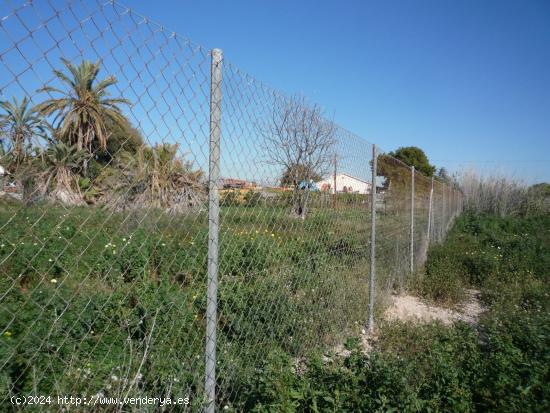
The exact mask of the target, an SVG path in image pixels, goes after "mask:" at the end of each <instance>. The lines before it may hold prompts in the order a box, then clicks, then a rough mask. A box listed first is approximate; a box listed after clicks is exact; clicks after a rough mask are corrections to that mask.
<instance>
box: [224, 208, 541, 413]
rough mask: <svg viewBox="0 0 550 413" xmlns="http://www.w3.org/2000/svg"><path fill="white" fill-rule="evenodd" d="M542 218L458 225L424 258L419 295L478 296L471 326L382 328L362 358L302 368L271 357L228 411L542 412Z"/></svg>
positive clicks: (478, 219)
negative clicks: (464, 292)
mask: <svg viewBox="0 0 550 413" xmlns="http://www.w3.org/2000/svg"><path fill="white" fill-rule="evenodd" d="M549 240H550V218H549V217H546V216H542V217H532V218H524V219H518V218H495V217H489V216H475V215H465V216H464V217H462V218H460V219H459V220H458V221H457V223H456V225H455V227H454V229H453V231H452V232H451V234H450V236H449V238H448V240H447V241H446V242H445V243H443V244H441V245H438V246H435V247H433V248H432V249H431V250H430V252H429V255H428V262H427V266H426V272H427V274H426V275H425V278H424V279H423V280H422V281H421V287H420V288H421V290H420V291H421V292H422V293H424V294H425V296H426V297H427V298H429V299H432V300H435V301H438V302H442V301H443V302H446V303H452V302H455V301H454V300H458V299H459V298H460V296H461V293H460V291H461V289H462V288H463V287H464V286H472V287H476V288H479V289H481V291H482V296H483V302H484V305H485V306H486V311H485V313H484V314H483V315H482V317H481V320H480V324H479V325H478V326H477V327H476V328H474V327H473V326H470V325H467V324H465V323H462V322H459V323H456V324H455V325H453V326H452V327H446V326H443V325H441V324H439V323H431V324H419V325H414V324H407V323H401V322H391V323H390V322H385V323H383V324H381V325H380V326H379V329H378V331H379V339H378V342H377V345H376V348H375V349H374V350H373V351H372V352H371V353H370V354H368V355H365V354H363V353H362V352H361V351H360V348H359V347H358V344H357V342H358V340H356V339H354V340H349V342H348V344H349V347H350V348H351V349H352V353H351V355H350V356H349V357H337V356H335V357H332V358H330V359H328V360H327V359H326V358H325V359H322V358H320V357H316V356H313V357H311V358H310V359H308V361H307V362H306V363H305V364H304V363H299V362H298V361H297V360H295V359H292V358H290V357H288V354H286V353H283V352H281V351H275V352H272V353H271V354H270V355H269V357H267V358H266V360H265V361H264V364H263V366H262V368H261V369H260V370H258V371H257V372H256V374H255V375H253V376H251V377H249V378H248V381H247V382H246V383H245V384H243V385H242V388H245V389H247V390H246V391H243V392H240V393H239V395H238V397H236V398H235V399H234V400H232V403H229V404H228V407H229V409H233V410H235V411H257V412H263V411H265V412H268V411H269V412H271V411H284V412H319V411H322V412H345V411H350V412H371V411H372V412H388V411H395V412H426V411H431V412H471V411H491V412H518V411H521V412H546V411H548V410H549V409H550V384H549V383H550V381H549V378H550V370H549V369H550V367H549V366H550V313H549V311H550V300H549V297H550V286H549V283H548V281H549V280H548V275H549V274H548V268H550V267H549V266H548V253H549Z"/></svg>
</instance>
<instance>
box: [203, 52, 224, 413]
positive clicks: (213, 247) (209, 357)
mask: <svg viewBox="0 0 550 413" xmlns="http://www.w3.org/2000/svg"><path fill="white" fill-rule="evenodd" d="M221 82H222V51H221V50H220V49H214V50H212V62H211V83H210V154H209V161H208V169H209V173H208V287H207V298H206V302H207V304H206V352H205V359H206V360H205V364H206V367H205V386H204V388H205V392H206V397H207V405H206V412H207V413H214V411H215V410H216V324H217V306H218V249H219V244H218V236H219V218H220V210H219V194H218V183H219V178H220V136H221V115H222V108H221V103H222V90H221Z"/></svg>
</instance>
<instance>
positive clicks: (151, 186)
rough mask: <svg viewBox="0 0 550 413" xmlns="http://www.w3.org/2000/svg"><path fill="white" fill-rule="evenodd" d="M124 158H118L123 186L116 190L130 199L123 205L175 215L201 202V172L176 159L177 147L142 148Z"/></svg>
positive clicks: (189, 163) (202, 189)
mask: <svg viewBox="0 0 550 413" xmlns="http://www.w3.org/2000/svg"><path fill="white" fill-rule="evenodd" d="M126 157H127V159H124V158H122V159H121V164H123V165H124V170H123V176H124V178H123V179H122V182H124V183H123V184H121V186H120V188H119V190H122V191H123V192H124V194H125V195H126V196H128V197H129V199H124V198H123V201H122V202H125V203H130V204H132V205H134V206H141V207H143V206H147V207H153V208H163V209H168V210H170V211H174V212H176V211H181V210H185V209H187V208H189V207H196V206H197V205H198V204H200V203H201V202H202V201H203V198H204V194H205V192H204V187H203V184H202V183H201V178H202V175H203V173H202V171H200V170H193V166H192V164H191V162H187V161H185V160H183V159H182V158H181V157H179V156H178V145H177V144H174V145H171V144H167V143H164V144H157V145H155V146H153V147H148V146H145V145H144V146H142V147H141V148H139V150H138V151H137V153H136V154H135V155H130V154H126ZM128 189H129V191H128Z"/></svg>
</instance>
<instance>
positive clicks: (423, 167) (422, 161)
mask: <svg viewBox="0 0 550 413" xmlns="http://www.w3.org/2000/svg"><path fill="white" fill-rule="evenodd" d="M388 155H390V156H393V157H394V158H396V159H398V160H400V161H401V162H404V163H406V164H407V165H409V166H414V167H415V169H416V170H417V171H420V172H422V173H423V174H424V175H426V176H432V175H433V174H434V172H435V166H433V165H431V164H430V161H429V160H428V157H427V156H426V153H425V152H424V151H423V150H422V149H420V148H418V147H416V146H405V147H401V148H398V149H397V150H395V151H393V152H390V153H389V154H388Z"/></svg>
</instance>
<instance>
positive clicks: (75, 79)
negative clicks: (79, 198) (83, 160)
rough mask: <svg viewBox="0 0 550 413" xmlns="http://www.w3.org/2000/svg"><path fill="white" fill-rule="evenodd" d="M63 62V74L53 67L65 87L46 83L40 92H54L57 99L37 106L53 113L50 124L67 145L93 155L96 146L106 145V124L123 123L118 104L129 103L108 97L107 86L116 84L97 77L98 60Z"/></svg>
mask: <svg viewBox="0 0 550 413" xmlns="http://www.w3.org/2000/svg"><path fill="white" fill-rule="evenodd" d="M62 61H63V64H64V65H65V67H66V68H67V70H68V71H69V73H70V75H66V74H65V73H63V72H62V71H60V70H54V74H55V76H56V77H57V78H58V79H59V80H60V81H61V82H62V83H63V84H64V85H65V87H66V90H62V89H58V88H55V87H52V86H46V87H44V88H42V89H40V91H42V92H48V93H57V94H60V95H61V96H60V97H59V98H57V99H53V98H52V99H48V100H46V101H45V102H43V103H41V104H40V105H39V106H38V109H39V110H40V112H41V113H42V114H43V115H46V116H49V115H54V116H55V118H54V124H56V123H57V125H55V126H56V127H57V128H58V129H59V136H60V137H61V139H63V140H64V141H65V142H67V144H68V145H76V149H77V150H82V149H86V150H87V151H88V152H89V153H90V154H93V153H94V151H95V150H96V149H97V146H99V148H101V149H105V148H106V147H107V140H108V139H109V130H108V127H107V123H108V122H110V123H111V124H115V125H120V126H121V127H123V126H124V125H127V120H126V118H125V117H124V115H123V114H122V112H121V110H120V108H119V105H121V104H129V101H128V100H126V99H123V98H111V97H109V96H110V94H109V92H108V91H107V89H108V88H109V87H110V86H112V85H114V84H116V82H117V80H116V78H115V77H114V76H108V77H106V78H105V79H103V80H98V79H97V75H98V73H99V70H100V67H101V65H100V62H99V61H97V62H96V63H92V62H90V61H87V60H84V61H82V62H81V63H80V65H79V66H74V65H73V64H72V63H70V62H69V61H68V60H66V59H62Z"/></svg>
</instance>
